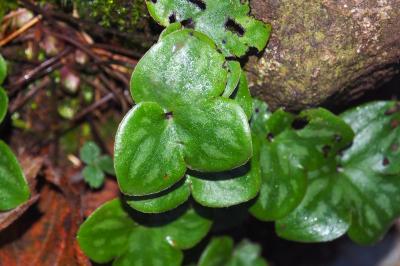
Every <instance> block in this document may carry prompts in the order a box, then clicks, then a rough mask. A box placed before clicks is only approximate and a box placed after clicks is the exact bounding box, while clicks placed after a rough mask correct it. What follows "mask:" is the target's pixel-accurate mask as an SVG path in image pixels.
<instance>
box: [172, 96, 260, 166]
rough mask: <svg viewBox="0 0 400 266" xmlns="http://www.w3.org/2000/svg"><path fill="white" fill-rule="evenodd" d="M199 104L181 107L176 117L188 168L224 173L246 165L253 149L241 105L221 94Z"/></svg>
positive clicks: (177, 109)
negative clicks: (222, 96)
mask: <svg viewBox="0 0 400 266" xmlns="http://www.w3.org/2000/svg"><path fill="white" fill-rule="evenodd" d="M197 104H199V105H197ZM197 104H196V103H193V104H192V105H190V106H185V107H177V108H176V115H174V118H173V120H174V121H175V123H176V126H177V133H178V135H179V136H180V143H183V146H184V150H185V161H186V164H187V166H188V168H189V169H192V170H196V171H202V172H221V171H227V170H230V169H233V168H236V167H238V166H241V165H244V164H245V163H246V162H247V161H248V160H249V159H250V158H251V156H252V153H253V152H252V144H251V134H250V127H249V125H248V122H247V117H246V115H245V113H244V112H243V110H242V109H241V108H240V106H239V105H237V104H236V103H235V102H234V101H232V100H230V99H225V98H221V97H220V98H216V99H215V100H213V101H210V100H209V101H201V102H200V101H199V103H197ZM174 114H175V112H174Z"/></svg>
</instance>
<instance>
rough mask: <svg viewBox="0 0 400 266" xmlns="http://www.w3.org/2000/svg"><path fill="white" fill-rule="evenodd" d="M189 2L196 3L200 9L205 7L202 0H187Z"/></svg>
mask: <svg viewBox="0 0 400 266" xmlns="http://www.w3.org/2000/svg"><path fill="white" fill-rule="evenodd" d="M188 1H189V2H190V3H192V4H194V5H196V6H197V7H198V8H200V9H201V10H205V9H206V4H205V3H204V2H203V1H202V0H188Z"/></svg>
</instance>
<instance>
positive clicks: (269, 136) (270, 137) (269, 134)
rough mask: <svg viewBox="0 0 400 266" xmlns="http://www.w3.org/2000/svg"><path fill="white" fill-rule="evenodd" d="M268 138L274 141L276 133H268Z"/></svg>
mask: <svg viewBox="0 0 400 266" xmlns="http://www.w3.org/2000/svg"><path fill="white" fill-rule="evenodd" d="M267 139H268V140H269V141H270V142H272V141H273V140H274V134H272V133H268V135H267Z"/></svg>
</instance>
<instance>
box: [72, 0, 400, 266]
mask: <svg viewBox="0 0 400 266" xmlns="http://www.w3.org/2000/svg"><path fill="white" fill-rule="evenodd" d="M147 6H148V9H149V12H150V14H151V16H152V17H153V18H154V19H155V20H156V21H157V22H158V23H159V24H161V25H163V26H165V27H166V29H165V30H164V31H163V32H162V33H161V35H160V38H159V40H158V42H157V43H156V44H155V45H154V46H153V47H152V48H151V49H150V50H149V51H148V52H147V53H146V54H145V55H144V56H143V58H142V59H141V60H140V62H139V63H138V65H137V66H136V68H135V70H134V72H133V74H132V79H131V94H132V97H133V99H134V101H135V103H136V105H135V106H134V107H133V109H132V110H131V111H130V112H129V113H128V114H127V115H126V116H125V118H124V119H123V121H122V122H121V124H120V126H119V129H118V132H117V135H116V141H115V157H114V168H115V173H116V176H117V180H118V183H119V186H120V189H121V191H122V193H123V197H121V198H120V199H115V200H113V201H110V202H108V203H106V204H105V205H103V206H101V207H100V208H99V209H98V210H96V211H95V212H94V213H93V214H92V215H91V216H90V217H89V218H88V219H87V220H86V221H85V222H84V224H83V225H82V226H81V228H80V230H79V232H78V240H79V243H80V246H81V247H82V249H83V250H84V252H85V253H86V254H87V255H88V256H89V257H90V258H91V259H92V260H94V261H96V262H98V263H106V262H110V261H114V265H181V263H182V261H183V253H182V250H185V249H189V248H192V247H194V246H195V245H196V244H197V243H198V242H200V241H201V240H202V239H203V238H204V237H205V236H206V235H207V233H208V232H209V230H210V228H211V227H212V224H213V220H214V219H215V217H216V215H215V213H216V212H215V211H211V210H213V209H211V208H224V207H231V206H234V205H238V204H241V203H246V206H247V207H248V213H250V214H251V215H253V216H254V217H256V218H257V219H260V220H262V221H274V222H275V224H276V231H277V233H278V235H280V236H281V237H283V238H287V239H291V240H295V241H301V242H319V241H328V240H332V239H335V238H337V237H339V236H341V235H343V234H345V233H346V232H347V233H348V234H349V236H350V237H351V238H352V239H353V240H354V241H356V242H358V243H363V244H367V243H373V242H375V241H376V240H378V239H379V238H380V237H381V236H382V235H383V234H384V232H385V231H386V230H387V229H388V227H389V226H390V224H391V222H392V221H393V220H394V219H395V218H396V217H397V216H398V215H399V213H400V193H399V192H400V155H399V153H400V148H399V145H400V139H399V138H400V129H399V127H398V126H399V124H400V106H399V104H398V103H395V102H374V103H370V104H367V105H363V106H359V107H357V108H355V109H353V110H350V111H347V112H345V113H343V114H340V115H335V114H333V113H331V112H329V111H328V110H325V109H322V108H317V109H309V110H305V111H303V112H301V113H300V114H297V115H295V114H291V113H288V112H285V111H284V110H281V109H279V110H277V111H275V112H273V113H272V112H270V110H269V109H268V106H267V105H266V104H265V103H263V102H261V101H258V100H253V99H252V97H251V95H250V92H249V88H248V84H247V80H246V75H245V73H244V72H243V71H242V69H241V65H240V63H239V61H238V59H239V58H241V57H243V56H245V55H246V53H247V52H248V51H250V49H254V48H255V49H257V50H258V51H261V50H263V48H264V47H265V45H266V43H267V40H268V38H269V33H270V26H269V25H266V24H264V23H262V22H260V21H257V20H255V19H254V18H252V17H251V16H250V15H249V11H250V10H249V5H248V1H240V0H233V1H232V0H224V1H213V0H207V1H206V0H203V1H191V0H152V1H147ZM232 219H236V217H232ZM238 220H240V219H238ZM214 242H215V243H220V244H214ZM144 243H146V244H144ZM220 246H221V247H220ZM244 247H245V248H244V250H248V252H250V253H249V254H254V256H253V257H252V259H254V262H249V261H241V260H240V259H238V260H235V259H234V258H232V259H229V258H227V257H229V256H230V255H231V252H233V251H232V250H233V243H232V240H230V239H216V240H213V242H212V243H210V246H209V247H208V248H207V249H206V250H205V252H204V253H203V255H202V257H201V258H200V265H227V266H228V265H266V263H265V262H264V261H263V260H262V259H259V258H258V255H259V251H258V250H257V248H254V247H253V246H252V245H247V244H246V245H244ZM219 248H221V250H220V251H221V252H223V254H225V257H219V258H218V257H215V254H214V253H215V252H219V251H218V250H219ZM239 250H241V249H240V248H239ZM238 252H239V251H238ZM213 254H214V255H213ZM250 257H251V256H250ZM215 260H216V261H217V264H212V262H211V261H215ZM218 261H219V262H218ZM251 263H253V264H251Z"/></svg>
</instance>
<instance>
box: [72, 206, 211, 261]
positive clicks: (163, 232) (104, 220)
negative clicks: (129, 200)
mask: <svg viewBox="0 0 400 266" xmlns="http://www.w3.org/2000/svg"><path fill="white" fill-rule="evenodd" d="M210 227H211V221H210V220H208V219H207V218H205V217H203V216H201V215H199V214H198V213H197V212H196V211H195V210H194V209H192V208H180V209H179V210H178V211H176V212H174V213H166V214H163V215H157V216H154V215H150V216H149V215H141V214H139V213H134V212H132V211H129V209H126V206H124V204H123V203H122V201H121V200H119V199H115V200H112V201H110V202H108V203H106V204H104V205H103V206H102V207H100V208H99V209H97V210H96V211H95V212H94V213H93V214H92V215H91V216H90V217H89V218H88V219H87V220H86V221H85V222H84V223H83V225H82V226H81V227H80V229H79V232H78V242H79V245H80V247H81V248H82V250H83V251H84V252H85V254H87V255H88V256H89V257H90V258H91V259H92V260H93V261H95V262H97V263H106V262H110V261H112V260H114V262H113V265H180V264H181V261H182V259H183V254H182V251H181V250H182V249H188V248H191V247H193V246H194V245H196V244H197V243H198V242H199V241H200V240H201V239H202V238H203V237H204V236H205V235H206V234H207V233H208V231H209V229H210Z"/></svg>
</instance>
